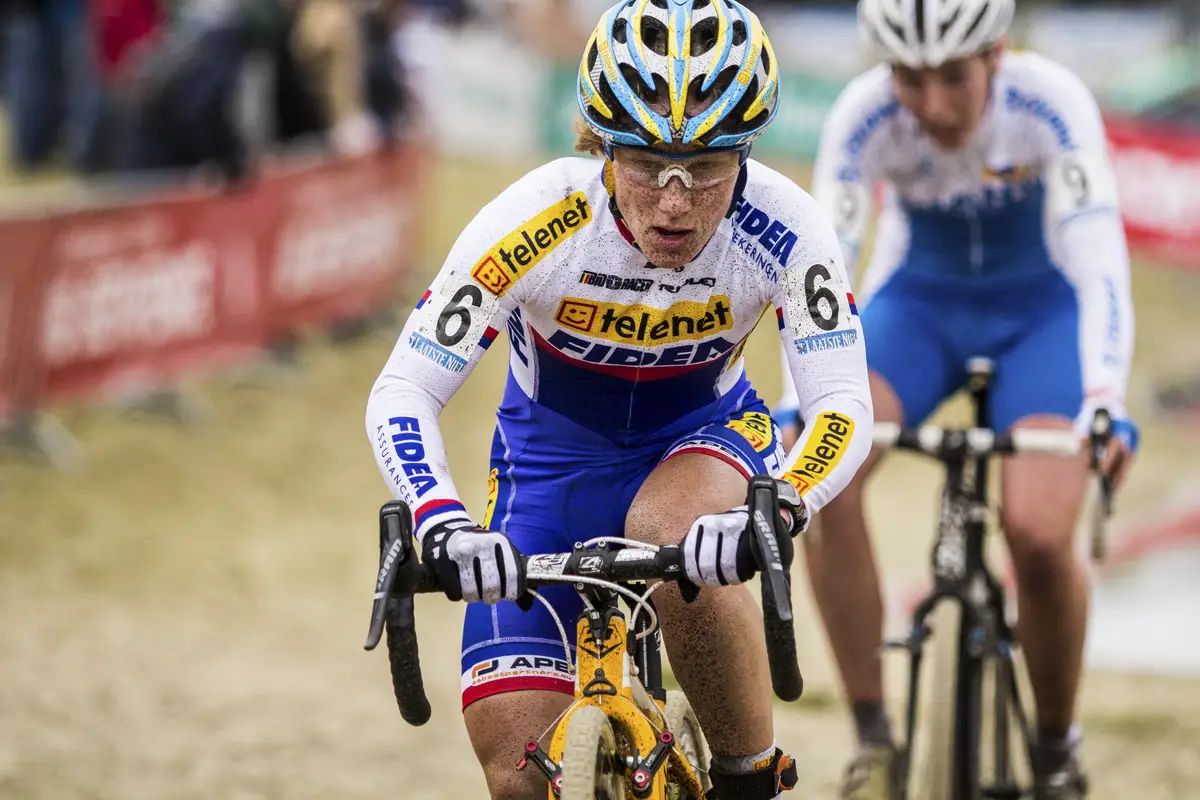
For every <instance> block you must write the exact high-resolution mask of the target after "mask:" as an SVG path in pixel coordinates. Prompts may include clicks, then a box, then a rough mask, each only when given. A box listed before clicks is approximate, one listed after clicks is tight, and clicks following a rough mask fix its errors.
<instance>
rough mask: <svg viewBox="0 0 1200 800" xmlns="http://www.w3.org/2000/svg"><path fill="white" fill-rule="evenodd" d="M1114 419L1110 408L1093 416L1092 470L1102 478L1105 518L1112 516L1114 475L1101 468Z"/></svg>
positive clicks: (1101, 493) (1102, 503) (1102, 505)
mask: <svg viewBox="0 0 1200 800" xmlns="http://www.w3.org/2000/svg"><path fill="white" fill-rule="evenodd" d="M1112 435H1113V421H1112V415H1111V414H1110V413H1109V412H1108V409H1104V408H1100V409H1097V410H1096V416H1095V417H1093V418H1092V431H1091V437H1090V439H1091V445H1092V465H1091V466H1092V470H1093V471H1095V473H1096V474H1097V475H1098V476H1099V478H1100V506H1101V509H1102V510H1103V512H1104V516H1105V518H1108V517H1111V516H1112V506H1113V476H1112V475H1111V474H1109V473H1108V472H1105V471H1103V470H1102V469H1101V466H1102V464H1103V462H1104V453H1105V451H1106V450H1107V449H1108V444H1109V442H1111V441H1112Z"/></svg>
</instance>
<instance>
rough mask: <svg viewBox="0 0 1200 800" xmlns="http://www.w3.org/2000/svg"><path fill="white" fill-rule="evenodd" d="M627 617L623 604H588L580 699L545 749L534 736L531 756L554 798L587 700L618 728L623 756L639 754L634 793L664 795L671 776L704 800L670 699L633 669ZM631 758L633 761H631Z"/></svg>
mask: <svg viewBox="0 0 1200 800" xmlns="http://www.w3.org/2000/svg"><path fill="white" fill-rule="evenodd" d="M627 642H628V639H627V627H626V623H625V617H624V615H623V614H622V613H621V611H620V609H618V608H615V607H614V608H607V609H599V610H595V609H588V610H587V611H585V612H584V613H583V614H581V615H580V618H579V622H578V625H577V627H576V646H575V665H576V669H575V702H574V703H572V704H571V707H570V708H568V709H567V711H566V713H564V714H563V716H562V718H561V719H560V720H559V721H558V724H557V725H556V726H555V729H554V734H553V736H552V737H551V740H550V751H549V753H545V752H542V751H541V748H540V747H539V746H538V745H537V742H534V741H531V742H529V744H528V745H527V747H526V758H523V759H521V762H520V764H519V767H521V768H524V766H525V764H526V762H527V759H533V760H534V763H535V764H536V766H537V767H538V768H539V769H540V770H541V771H542V772H543V773H544V774H545V775H546V777H547V779H548V780H550V783H551V785H550V788H549V791H548V794H547V797H548V798H549V800H555V797H556V796H557V792H556V789H557V787H556V786H555V781H556V779H557V778H558V776H559V775H560V770H559V769H558V765H559V764H561V763H562V758H563V752H564V750H565V748H566V736H567V725H568V723H569V722H570V720H571V716H572V715H573V714H574V713H575V712H576V711H578V710H579V709H580V708H582V707H584V706H595V707H596V708H599V709H600V710H601V711H603V712H604V714H605V716H607V717H608V719H609V721H610V722H611V723H612V726H613V731H614V733H615V734H616V739H617V746H618V749H619V750H620V751H621V752H620V753H619V755H620V757H622V758H625V759H630V758H631V759H635V760H634V761H633V763H632V771H631V772H630V773H629V775H628V781H627V794H628V795H629V796H630V797H636V798H650V800H663V799H664V798H666V796H667V795H666V790H667V785H668V782H669V783H670V784H672V785H675V786H679V787H681V788H682V789H683V790H684V792H685V795H684V796H685V797H691V798H693V799H694V800H703V797H704V788H703V786H702V785H701V783H700V779H699V777H697V775H696V772H695V770H694V769H693V767H692V765H691V764H689V763H688V759H687V756H685V755H684V754H683V751H682V750H681V749H680V747H679V745H678V744H677V743H676V741H675V736H674V735H673V733H672V732H670V731H668V730H667V722H666V713H665V702H664V701H662V700H658V699H654V698H651V697H650V695H649V693H647V692H646V690H645V688H644V687H643V686H642V684H641V681H639V680H638V679H637V678H635V677H633V676H632V675H631V669H630V657H629V650H628V647H627ZM626 763H629V761H626Z"/></svg>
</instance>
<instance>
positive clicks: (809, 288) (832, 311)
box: [804, 264, 841, 331]
mask: <svg viewBox="0 0 1200 800" xmlns="http://www.w3.org/2000/svg"><path fill="white" fill-rule="evenodd" d="M831 277H832V276H831V275H830V274H829V270H828V269H827V268H826V267H824V266H822V265H821V264H813V265H812V266H811V267H809V268H808V272H807V273H806V274H805V275H804V299H805V302H807V303H808V313H809V316H811V317H812V321H813V323H815V324H816V326H817V327H818V328H820V329H821V330H823V331H831V330H833V329H834V328H836V327H837V324H838V317H839V316H840V315H841V307H840V306H839V305H838V299H837V295H836V294H835V293H834V291H833V290H832V289H830V288H829V286H828V285H827V283H828V281H829V280H830V279H831ZM818 280H820V281H821V284H820V285H818V284H817V281H818ZM822 300H824V301H825V302H824V304H822V302H821V301H822ZM827 312H828V313H827Z"/></svg>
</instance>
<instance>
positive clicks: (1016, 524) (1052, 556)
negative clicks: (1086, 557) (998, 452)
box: [1001, 418, 1087, 591]
mask: <svg viewBox="0 0 1200 800" xmlns="http://www.w3.org/2000/svg"><path fill="white" fill-rule="evenodd" d="M1020 425H1021V426H1022V427H1035V428H1051V429H1053V428H1061V427H1069V426H1070V422H1069V421H1067V420H1056V419H1053V418H1047V419H1042V420H1038V419H1031V420H1028V421H1024V422H1022V423H1020ZM1086 480H1087V467H1086V464H1085V462H1083V461H1082V460H1079V461H1071V460H1065V459H1063V458H1061V457H1057V456H1050V455H1035V456H1017V457H1015V458H1011V459H1009V460H1008V461H1007V462H1005V465H1004V496H1003V500H1002V502H1001V509H1002V514H1001V522H1002V525H1003V527H1004V534H1005V537H1006V538H1007V539H1008V546H1009V550H1010V552H1011V553H1012V558H1013V566H1014V567H1015V568H1016V571H1017V576H1018V577H1019V578H1020V579H1021V582H1022V584H1023V585H1024V586H1025V588H1026V590H1029V591H1037V589H1038V588H1039V586H1041V585H1042V584H1043V583H1044V582H1047V581H1053V580H1056V579H1058V578H1059V577H1060V576H1061V575H1062V573H1063V572H1065V571H1067V570H1070V569H1072V567H1073V565H1074V559H1075V555H1074V532H1075V522H1076V518H1077V516H1078V514H1079V509H1080V505H1081V503H1082V500H1083V495H1084V492H1085V489H1086Z"/></svg>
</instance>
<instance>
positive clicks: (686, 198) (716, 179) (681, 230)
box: [613, 147, 739, 268]
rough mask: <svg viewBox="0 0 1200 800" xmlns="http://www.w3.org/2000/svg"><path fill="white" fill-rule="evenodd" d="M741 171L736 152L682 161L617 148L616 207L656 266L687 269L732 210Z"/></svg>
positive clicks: (614, 172)
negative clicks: (730, 207) (684, 267)
mask: <svg viewBox="0 0 1200 800" xmlns="http://www.w3.org/2000/svg"><path fill="white" fill-rule="evenodd" d="M738 169H739V157H738V154H737V153H736V152H732V151H724V152H716V153H701V154H699V155H696V156H693V157H690V158H683V159H679V158H666V157H665V156H664V155H662V154H656V153H654V152H653V151H652V150H649V149H647V148H633V147H618V148H615V149H614V151H613V177H614V180H615V183H616V195H617V207H618V208H620V209H621V215H622V216H623V217H624V218H625V224H626V225H628V226H629V230H630V232H632V233H633V236H634V238H635V239H636V240H637V243H638V246H639V247H641V248H642V252H643V253H644V254H645V255H646V258H647V260H649V261H650V263H651V264H654V265H655V266H657V267H668V268H675V267H682V266H683V265H685V264H687V263H688V262H689V261H691V260H692V259H693V258H695V257H696V256H697V255H698V254H699V253H700V251H701V250H702V249H703V248H704V245H705V244H706V243H707V242H708V240H709V239H710V238H712V235H713V233H714V232H715V231H716V230H717V226H718V225H720V224H721V220H722V219H724V218H725V213H726V212H727V211H729V204H730V203H731V202H732V201H733V189H734V186H735V185H736V183H737V175H738Z"/></svg>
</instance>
